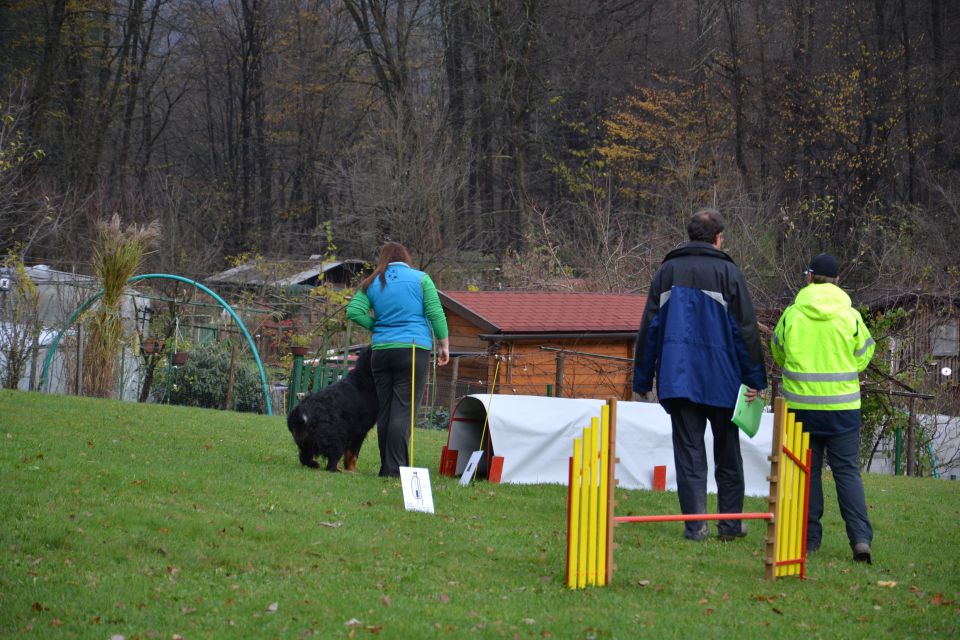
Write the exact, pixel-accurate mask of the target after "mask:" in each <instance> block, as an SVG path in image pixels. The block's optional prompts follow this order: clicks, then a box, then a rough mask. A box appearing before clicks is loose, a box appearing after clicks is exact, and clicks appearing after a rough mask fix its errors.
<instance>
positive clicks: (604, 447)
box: [597, 405, 610, 587]
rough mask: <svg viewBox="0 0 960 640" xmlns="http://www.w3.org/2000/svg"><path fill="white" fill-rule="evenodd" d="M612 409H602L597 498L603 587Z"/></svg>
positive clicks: (599, 576) (599, 570) (599, 573)
mask: <svg viewBox="0 0 960 640" xmlns="http://www.w3.org/2000/svg"><path fill="white" fill-rule="evenodd" d="M609 441H610V407H608V406H607V405H603V407H601V409H600V470H599V471H600V473H599V474H598V477H597V479H598V481H599V485H600V494H599V496H598V497H597V503H598V505H597V506H598V509H599V513H598V514H597V584H598V585H600V586H601V587H602V586H604V585H605V584H607V527H608V526H609V524H610V523H609V520H608V515H607V492H608V491H609V490H610V487H609V486H608V485H609V483H608V482H607V473H608V471H609V465H610V446H609Z"/></svg>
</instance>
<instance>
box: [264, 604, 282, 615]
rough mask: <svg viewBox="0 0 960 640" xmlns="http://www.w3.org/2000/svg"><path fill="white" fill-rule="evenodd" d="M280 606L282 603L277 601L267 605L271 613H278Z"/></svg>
mask: <svg viewBox="0 0 960 640" xmlns="http://www.w3.org/2000/svg"><path fill="white" fill-rule="evenodd" d="M279 608H280V604H279V603H277V602H271V603H270V604H269V605H267V611H269V612H270V613H276V612H277V609H279Z"/></svg>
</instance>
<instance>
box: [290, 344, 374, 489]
mask: <svg viewBox="0 0 960 640" xmlns="http://www.w3.org/2000/svg"><path fill="white" fill-rule="evenodd" d="M370 358H371V349H370V347H367V348H365V349H364V350H363V351H361V352H360V355H359V357H358V358H357V362H356V365H355V366H354V368H353V369H352V370H351V371H350V373H348V374H347V375H346V377H344V378H343V379H342V380H340V381H338V382H335V383H334V384H332V385H330V386H329V387H325V388H323V389H320V390H319V391H317V392H315V393H311V394H310V395H309V396H307V397H306V398H304V399H303V401H302V402H301V403H300V404H298V405H297V406H296V407H294V408H293V410H291V411H290V413H289V414H287V428H288V429H290V433H291V435H293V441H294V442H296V443H297V446H298V447H299V448H300V463H301V464H303V465H304V466H307V467H313V468H315V469H316V468H318V467H319V466H320V465H319V464H317V461H316V460H314V458H316V457H317V456H323V457H324V458H326V459H327V471H339V470H340V469H338V468H337V464H338V463H339V462H340V459H341V458H343V464H344V468H345V469H346V470H347V471H354V470H356V468H357V457H358V456H359V455H360V447H361V445H363V441H364V439H365V438H366V437H367V433H368V432H369V431H370V429H372V428H373V425H374V424H375V423H376V421H377V412H378V409H379V404H378V403H377V389H376V386H375V385H374V382H373V373H372V372H371V370H370Z"/></svg>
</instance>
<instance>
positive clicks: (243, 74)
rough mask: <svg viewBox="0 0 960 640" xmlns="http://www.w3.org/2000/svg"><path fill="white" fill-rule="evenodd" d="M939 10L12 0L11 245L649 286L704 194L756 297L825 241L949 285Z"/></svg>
mask: <svg viewBox="0 0 960 640" xmlns="http://www.w3.org/2000/svg"><path fill="white" fill-rule="evenodd" d="M958 34H960V7H958V5H957V3H955V2H949V1H947V0H869V1H867V0H848V1H843V2H828V1H826V0H550V1H547V0H512V1H507V0H284V1H282V2H281V1H279V0H71V1H69V2H68V1H67V0H2V1H0V253H4V254H5V253H7V252H8V251H10V250H16V251H17V252H18V253H19V254H20V255H22V256H23V258H24V260H25V261H26V262H27V263H39V262H43V263H47V264H51V265H52V266H55V267H58V268H61V269H66V270H71V269H73V270H76V271H78V272H81V273H90V266H89V265H90V253H91V247H92V241H93V238H94V234H95V221H97V220H104V219H107V218H109V217H110V216H112V215H113V214H114V213H119V214H120V216H121V217H122V218H123V220H124V221H126V222H128V223H137V224H146V223H148V222H149V221H152V220H159V221H160V224H161V228H162V235H161V239H160V242H159V250H158V251H157V252H155V253H154V254H153V255H152V256H150V258H149V260H150V264H149V268H150V269H151V270H154V271H163V272H166V273H177V274H182V275H186V276H190V277H196V278H202V277H204V276H207V275H210V274H212V273H214V272H216V271H220V270H222V269H224V268H226V267H227V266H229V265H230V260H231V259H234V260H236V259H237V257H238V256H249V255H258V256H264V257H265V258H267V259H272V260H280V259H290V260H303V259H305V258H307V257H308V256H310V255H311V254H320V255H325V256H334V255H336V256H339V257H359V258H368V259H372V258H373V257H374V255H375V252H376V248H377V246H378V245H379V243H380V242H381V241H382V240H384V239H387V238H389V239H393V240H398V241H400V242H403V243H405V244H407V245H408V246H409V247H410V248H411V249H412V250H413V252H414V254H415V256H416V257H417V262H418V264H419V266H421V267H424V268H426V269H427V270H429V271H430V272H431V273H432V274H433V275H434V277H435V279H436V280H437V282H438V284H439V285H440V286H441V287H447V288H460V287H465V286H468V285H476V286H480V287H482V288H490V287H505V288H506V287H514V288H537V287H545V286H563V287H568V288H577V289H587V290H593V291H617V292H634V291H636V292H642V291H644V290H645V289H646V286H647V285H648V283H649V278H650V275H651V274H652V270H653V269H655V268H656V266H657V264H658V263H659V261H660V260H661V259H662V257H663V255H664V253H665V252H666V251H667V250H668V249H669V248H671V247H672V246H674V245H675V244H677V243H678V242H680V241H682V240H683V239H684V238H685V233H684V225H685V222H686V220H687V218H688V217H689V215H690V214H691V213H692V212H693V211H694V210H696V209H697V208H699V207H701V206H704V205H710V206H716V207H717V208H719V209H720V210H721V211H722V212H723V213H724V215H725V217H726V218H727V221H728V233H727V234H725V235H726V239H727V248H728V249H729V250H730V251H731V253H732V255H733V256H734V257H735V259H736V260H737V261H738V262H739V263H740V264H741V265H742V266H743V268H744V270H745V272H746V273H747V276H748V279H749V281H750V283H751V287H752V288H753V289H754V295H755V297H756V298H757V302H758V305H763V304H765V303H767V304H774V303H781V302H782V301H783V300H784V296H785V295H786V296H788V297H789V294H790V292H792V291H795V290H796V287H797V286H798V285H799V282H800V279H801V271H802V269H803V266H804V265H805V264H806V262H807V260H808V259H809V256H810V255H812V254H813V253H816V252H819V251H822V250H827V251H831V252H833V253H835V254H837V255H838V256H839V257H840V258H841V261H842V264H843V273H842V277H843V278H844V282H845V283H846V284H847V285H849V286H850V287H852V288H854V289H857V290H859V291H860V292H861V293H862V294H863V295H865V296H866V295H868V294H869V295H871V296H882V295H884V292H901V291H904V290H906V291H932V292H943V291H951V290H953V291H956V290H957V288H958V286H960V285H958V282H960V273H958V260H957V250H956V247H957V246H958V245H960V180H958V175H960V144H958V137H960V122H958V120H960V36H958Z"/></svg>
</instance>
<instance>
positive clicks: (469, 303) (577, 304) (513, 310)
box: [440, 291, 647, 333]
mask: <svg viewBox="0 0 960 640" xmlns="http://www.w3.org/2000/svg"><path fill="white" fill-rule="evenodd" d="M440 301H441V302H442V303H443V306H444V307H446V308H447V309H449V310H450V311H453V312H455V313H457V314H458V315H460V316H463V317H465V318H467V319H468V320H470V321H471V322H473V323H474V324H476V325H478V326H480V327H481V328H483V329H485V330H487V331H489V332H491V333H496V332H500V333H573V332H577V333H580V332H598V333H602V332H627V331H634V332H635V331H637V329H639V328H640V318H641V316H642V315H643V308H644V305H645V304H646V302H647V297H646V296H642V295H633V294H615V293H580V292H558V291H444V292H441V293H440Z"/></svg>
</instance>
